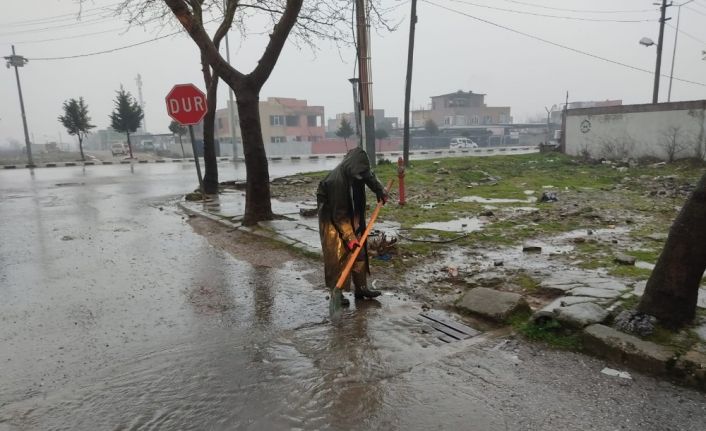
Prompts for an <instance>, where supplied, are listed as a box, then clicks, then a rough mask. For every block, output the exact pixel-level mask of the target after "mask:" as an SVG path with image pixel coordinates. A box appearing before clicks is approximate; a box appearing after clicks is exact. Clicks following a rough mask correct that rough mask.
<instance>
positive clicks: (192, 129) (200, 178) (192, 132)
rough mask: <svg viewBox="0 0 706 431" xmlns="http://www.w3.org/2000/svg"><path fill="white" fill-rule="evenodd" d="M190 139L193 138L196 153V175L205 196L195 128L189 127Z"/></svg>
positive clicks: (193, 147)
mask: <svg viewBox="0 0 706 431" xmlns="http://www.w3.org/2000/svg"><path fill="white" fill-rule="evenodd" d="M189 137H190V138H191V150H192V151H193V152H194V162H195V163H196V175H197V176H198V177H199V190H201V195H202V196H203V177H201V165H200V164H199V153H198V151H196V138H194V126H191V125H189Z"/></svg>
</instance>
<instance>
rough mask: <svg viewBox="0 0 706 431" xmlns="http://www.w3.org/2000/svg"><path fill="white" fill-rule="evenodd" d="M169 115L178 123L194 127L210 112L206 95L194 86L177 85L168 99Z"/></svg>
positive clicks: (168, 95)
mask: <svg viewBox="0 0 706 431" xmlns="http://www.w3.org/2000/svg"><path fill="white" fill-rule="evenodd" d="M166 100H167V114H169V116H170V117H172V118H173V119H174V120H175V121H176V122H177V123H180V124H181V125H184V126H193V125H194V124H197V123H198V122H199V121H201V120H202V119H203V117H204V115H206V112H207V111H208V107H207V106H206V95H205V94H203V92H202V91H201V90H199V89H198V87H196V86H195V85H194V84H177V85H175V86H174V88H172V89H171V91H170V92H169V94H167V97H166Z"/></svg>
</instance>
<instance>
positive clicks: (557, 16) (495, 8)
mask: <svg viewBox="0 0 706 431" xmlns="http://www.w3.org/2000/svg"><path fill="white" fill-rule="evenodd" d="M449 1H452V2H454V3H462V4H467V5H470V6H476V7H482V8H485V9H492V10H497V11H502V12H510V13H516V14H520V15H532V16H539V17H543V18H554V19H566V20H572V21H592V22H620V23H628V22H655V21H657V20H656V19H607V18H581V17H576V16H565V15H549V14H543V13H535V12H527V11H520V10H515V9H506V8H502V7H495V6H488V5H484V4H478V3H473V2H470V1H467V0H449Z"/></svg>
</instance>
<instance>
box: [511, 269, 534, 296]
mask: <svg viewBox="0 0 706 431" xmlns="http://www.w3.org/2000/svg"><path fill="white" fill-rule="evenodd" d="M513 282H514V283H515V284H517V285H518V286H520V287H521V288H522V289H523V290H525V291H526V292H535V291H536V290H537V289H539V282H538V281H537V280H535V279H534V278H532V277H530V276H529V275H527V274H525V273H520V274H518V275H517V276H516V277H515V278H514V279H513Z"/></svg>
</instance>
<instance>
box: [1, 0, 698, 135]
mask: <svg viewBox="0 0 706 431" xmlns="http://www.w3.org/2000/svg"><path fill="white" fill-rule="evenodd" d="M116 1H117V0H95V1H90V0H89V1H88V2H86V4H85V5H84V8H86V9H88V10H89V12H87V13H86V15H85V16H84V17H83V18H82V20H81V21H76V18H75V16H69V15H67V14H74V13H76V12H77V11H78V6H77V3H76V0H22V1H9V2H5V3H6V4H5V5H4V8H3V11H4V13H3V16H2V18H0V52H2V55H3V56H5V55H9V54H10V53H11V45H12V44H13V43H14V44H15V45H16V49H17V53H18V54H20V55H23V56H25V57H27V58H29V59H30V62H29V64H27V65H26V66H25V67H24V68H22V69H20V78H21V81H22V89H23V92H24V96H25V107H26V110H27V119H28V123H29V129H30V133H31V135H33V136H34V140H35V142H37V143H44V142H46V141H56V140H58V139H59V133H61V134H62V138H61V139H62V140H63V141H64V142H66V141H67V140H68V139H69V138H68V137H67V136H66V135H65V133H64V131H63V129H62V127H61V125H60V124H59V123H58V121H57V119H56V118H57V116H58V115H59V114H60V113H61V104H62V102H63V101H64V100H66V99H68V98H72V97H75V98H78V97H79V96H83V97H84V98H85V99H86V102H87V103H88V105H89V108H90V113H91V116H92V117H93V122H94V124H95V125H96V126H98V128H104V127H107V126H108V125H109V119H108V115H109V113H110V111H111V110H112V109H113V106H112V103H113V99H114V96H115V91H116V90H117V89H118V88H119V86H120V85H121V84H123V85H124V86H125V88H126V89H128V90H129V91H131V92H132V93H133V94H134V95H135V96H137V86H136V84H135V77H136V75H137V74H138V73H139V74H141V75H142V80H143V83H144V87H143V93H144V99H145V103H146V123H147V129H148V130H149V131H151V132H154V133H165V132H167V126H168V124H169V121H170V120H169V118H168V117H167V115H166V112H165V106H164V96H165V95H166V93H167V92H168V91H169V89H170V88H171V87H172V85H174V84H176V83H185V82H193V83H195V84H197V85H199V86H200V87H203V82H202V76H201V73H200V66H199V61H198V59H199V57H198V50H197V48H196V46H195V44H194V43H193V42H192V41H191V40H190V39H188V37H186V36H183V35H181V36H174V37H168V38H165V39H161V40H158V41H155V42H151V43H146V44H143V45H140V46H137V47H133V48H129V49H124V50H120V51H115V52H112V53H107V54H102V55H92V56H87V57H82V58H74V59H66V60H42V58H48V57H62V56H72V55H78V54H89V53H94V52H97V51H102V50H108V49H113V48H119V47H123V46H125V45H130V44H133V43H137V42H142V41H146V40H149V39H153V38H154V37H156V36H158V35H159V34H164V33H169V32H171V31H173V29H167V30H164V29H163V30H162V33H157V32H156V31H157V30H155V29H154V28H148V29H143V28H140V27H137V28H133V29H130V30H129V31H126V32H125V31H121V29H123V28H124V27H125V22H124V18H121V17H107V16H106V14H105V11H104V10H101V9H97V8H101V7H103V6H106V5H113V4H115V3H116ZM304 1H305V2H306V1H307V0H304ZM382 2H383V5H384V6H386V7H390V8H392V7H394V6H398V7H397V8H394V9H392V10H391V12H390V15H389V18H390V19H391V21H393V22H397V23H399V27H398V29H397V31H395V32H392V33H387V32H377V33H374V34H373V35H372V58H373V60H372V63H373V66H372V68H373V81H374V104H375V108H383V109H385V110H386V112H387V113H388V114H392V115H395V116H401V113H402V109H403V102H404V78H405V65H406V53H407V37H408V36H407V32H408V28H409V7H410V4H409V2H408V1H407V0H403V1H398V0H382ZM652 3H653V1H652V0H429V1H426V0H419V4H418V16H419V22H418V25H417V38H416V50H415V68H414V79H413V88H412V104H413V107H415V108H418V107H422V106H426V105H427V104H428V103H429V97H430V96H432V95H437V94H443V93H447V92H452V91H456V90H459V89H462V90H472V91H474V92H480V93H485V94H487V97H486V102H487V103H488V104H489V105H491V106H510V107H512V114H513V116H514V118H515V121H516V122H518V121H524V120H526V119H527V118H528V117H535V116H537V115H538V114H541V113H543V112H544V107H545V106H551V105H553V104H558V103H562V102H563V100H564V97H565V92H566V91H567V90H568V91H569V98H570V101H578V100H604V99H622V100H623V101H624V103H648V102H650V101H651V98H652V83H653V75H651V74H649V73H645V72H641V71H637V70H632V69H630V68H628V67H624V66H620V65H616V64H611V63H608V62H605V61H601V60H599V59H596V58H591V57H588V56H585V55H581V54H579V53H576V52H573V51H569V50H567V49H563V48H560V47H557V46H552V45H550V44H548V43H546V42H542V41H539V40H536V39H532V38H529V37H527V36H524V35H520V34H517V33H514V32H512V31H509V30H507V29H503V28H500V27H497V26H493V25H492V24H489V23H486V22H481V21H477V20H474V19H473V18H471V17H469V16H467V15H470V16H474V17H477V18H481V19H483V20H486V21H490V22H492V23H495V24H497V25H500V26H504V27H509V28H512V29H514V30H517V31H520V32H524V33H527V34H531V35H533V36H536V37H539V38H542V39H545V40H547V41H551V42H554V43H558V44H561V45H565V46H567V47H570V48H574V49H577V50H581V51H585V52H588V53H591V54H594V55H597V56H600V57H605V58H607V59H611V60H615V61H618V62H621V63H625V64H627V65H630V66H635V67H637V68H641V69H646V70H648V71H649V70H652V71H653V70H654V66H655V47H649V48H645V47H643V46H641V45H639V44H638V41H639V40H640V38H642V37H645V36H646V37H650V38H652V39H653V40H655V41H656V40H657V36H658V32H659V23H658V22H657V19H658V17H659V11H658V7H657V6H653V4H652ZM676 3H677V1H676V0H675V4H676ZM435 5H438V6H435ZM439 6H443V7H446V8H450V9H453V10H455V11H449V10H445V9H442V8H440V7H439ZM482 6H490V7H492V8H501V9H506V10H495V9H489V8H487V7H482ZM570 10H573V11H570ZM513 11H514V12H513ZM668 11H669V12H668V14H669V15H671V16H674V19H672V20H671V21H669V23H668V24H669V25H672V26H675V25H676V13H677V7H672V8H670V9H669V10H668ZM517 12H524V13H517ZM463 14H466V15H463ZM540 15H552V16H555V17H561V18H555V17H548V16H540ZM571 17H573V18H579V19H578V20H577V19H567V18H571ZM597 20H600V21H597ZM605 20H614V21H646V22H605ZM705 24H706V0H695V1H693V2H691V3H690V4H689V5H687V6H684V7H682V11H681V23H680V29H681V30H682V31H683V32H681V33H680V34H679V42H678V50H677V59H676V65H675V71H674V76H675V77H679V78H684V79H687V80H691V81H698V82H702V83H706V61H703V60H702V54H701V51H702V50H706V43H704V42H703V41H706V25H705ZM253 27H257V26H251V28H253ZM257 31H259V30H257ZM674 34H675V32H674V29H673V28H672V27H669V26H668V27H667V28H666V31H665V43H664V46H665V50H664V55H663V63H662V73H663V74H666V75H669V71H670V66H671V59H672V48H673V43H674ZM49 39H58V40H49ZM263 43H264V39H263V37H262V36H252V37H248V38H246V39H244V40H243V39H242V38H241V37H240V35H239V33H237V32H235V31H233V32H231V55H232V62H233V64H234V65H236V66H237V67H239V68H240V69H241V70H244V71H249V70H251V69H252V67H253V65H254V64H255V62H256V60H257V58H258V57H259V55H260V54H261V50H262V46H263ZM318 45H319V48H318V51H316V52H313V51H312V50H310V49H309V48H301V49H300V48H297V47H296V46H295V45H294V44H292V43H288V44H287V45H286V46H285V48H284V51H283V53H282V56H281V57H280V61H279V63H278V64H277V66H276V68H275V70H274V72H273V74H272V75H271V77H270V79H269V81H268V82H267V84H266V85H265V87H264V88H263V90H262V93H261V98H262V99H265V98H267V97H272V96H279V97H295V98H301V99H307V100H308V101H309V104H311V105H323V106H324V107H325V109H326V117H327V118H330V117H333V116H334V115H335V114H336V113H339V112H349V111H351V110H352V100H351V98H352V96H351V87H350V84H349V83H348V78H350V77H351V76H352V73H353V67H354V56H355V52H354V49H353V48H352V47H344V48H341V49H339V48H337V47H336V46H334V45H332V44H331V43H329V42H325V41H321V42H319V43H318ZM0 73H1V75H0V76H1V77H2V78H1V79H0V145H4V144H6V143H7V141H8V139H17V140H19V141H23V140H24V138H23V133H22V123H21V116H20V110H19V102H18V97H17V87H16V84H15V77H14V73H13V70H12V69H7V70H6V69H2V72H0ZM668 85H669V82H668V79H666V78H663V79H662V84H661V91H660V101H666V98H667V89H668ZM227 97H228V95H227V90H226V87H225V86H224V85H221V92H220V95H219V102H218V104H219V106H225V103H226V100H227ZM695 99H706V86H700V85H693V84H687V83H683V82H678V81H675V82H674V85H673V90H672V100H673V101H674V100H695Z"/></svg>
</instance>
